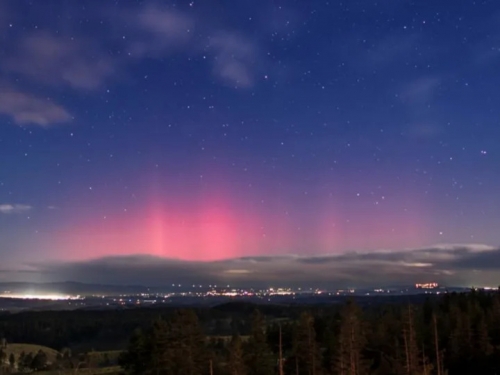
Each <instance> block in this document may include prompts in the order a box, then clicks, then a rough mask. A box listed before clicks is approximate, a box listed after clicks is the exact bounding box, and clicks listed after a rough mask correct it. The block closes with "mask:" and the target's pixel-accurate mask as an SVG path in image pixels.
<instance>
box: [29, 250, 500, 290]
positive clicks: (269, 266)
mask: <svg viewBox="0 0 500 375" xmlns="http://www.w3.org/2000/svg"><path fill="white" fill-rule="evenodd" d="M31 267H35V268H36V269H37V270H39V271H41V272H44V273H45V274H46V275H47V277H48V278H50V280H46V281H65V280H72V281H82V282H97V283H106V284H108V283H111V284H144V285H150V286H167V285H170V284H172V283H175V284H184V285H190V284H219V285H226V284H230V285H234V286H236V285H239V286H273V285H274V286H277V285H279V286H320V287H328V286H332V287H337V286H338V287H347V286H350V287H361V286H377V285H397V284H412V283H416V282H429V281H437V282H440V283H443V284H448V285H456V286H470V285H491V286H494V285H496V284H497V283H498V272H499V271H500V249H499V248H493V247H489V246H485V245H464V246H462V245H442V246H435V247H429V248H422V249H412V250H401V251H375V252H369V253H349V254H337V255H335V254H334V255H322V256H297V255H290V256H269V257H245V258H234V259H228V260H221V261H215V262H188V261H181V260H176V259H166V258H161V257H155V256H148V255H135V256H118V257H105V258H101V259H95V260H90V261H82V262H71V263H57V264H37V265H31Z"/></svg>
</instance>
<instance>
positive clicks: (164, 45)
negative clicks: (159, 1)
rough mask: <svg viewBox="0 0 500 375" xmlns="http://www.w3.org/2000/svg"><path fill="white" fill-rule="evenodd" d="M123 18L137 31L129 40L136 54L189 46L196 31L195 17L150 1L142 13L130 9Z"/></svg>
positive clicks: (133, 55) (136, 55)
mask: <svg viewBox="0 0 500 375" xmlns="http://www.w3.org/2000/svg"><path fill="white" fill-rule="evenodd" d="M121 21H125V22H127V23H129V24H132V25H133V26H134V27H135V28H136V31H137V33H133V34H134V35H133V36H131V37H125V38H126V40H127V44H128V47H127V50H128V51H129V53H130V54H131V56H132V57H136V58H137V57H139V58H142V57H144V56H145V55H151V54H152V55H159V54H164V53H170V52H171V51H172V50H174V49H176V48H178V47H181V46H185V45H186V44H187V43H188V42H189V41H190V39H191V38H192V36H193V35H194V27H195V21H194V19H193V18H191V17H189V16H187V15H186V14H184V13H180V12H178V11H174V10H171V9H167V8H162V7H159V6H157V5H151V4H149V5H147V6H145V7H143V8H142V9H141V10H140V11H139V12H138V13H131V12H126V13H125V14H124V16H123V17H122V20H121Z"/></svg>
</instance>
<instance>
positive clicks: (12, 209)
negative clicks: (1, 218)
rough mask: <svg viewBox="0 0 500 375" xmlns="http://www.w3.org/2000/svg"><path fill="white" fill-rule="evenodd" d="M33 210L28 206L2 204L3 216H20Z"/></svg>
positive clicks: (0, 208) (1, 211)
mask: <svg viewBox="0 0 500 375" xmlns="http://www.w3.org/2000/svg"><path fill="white" fill-rule="evenodd" d="M31 209H32V207H31V206H29V205H27V204H10V203H4V204H0V213H2V214H20V213H23V212H27V211H30V210H31Z"/></svg>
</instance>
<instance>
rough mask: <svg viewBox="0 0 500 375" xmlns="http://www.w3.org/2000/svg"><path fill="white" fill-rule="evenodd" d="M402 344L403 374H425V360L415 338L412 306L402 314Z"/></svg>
mask: <svg viewBox="0 0 500 375" xmlns="http://www.w3.org/2000/svg"><path fill="white" fill-rule="evenodd" d="M403 343H404V349H405V356H404V357H405V361H404V373H405V374H407V375H420V374H423V373H425V372H427V368H425V369H424V367H428V364H427V359H426V358H425V355H424V354H423V353H420V350H419V346H418V343H417V338H416V330H415V321H414V311H413V306H411V305H408V307H407V309H406V310H405V313H404V314H403Z"/></svg>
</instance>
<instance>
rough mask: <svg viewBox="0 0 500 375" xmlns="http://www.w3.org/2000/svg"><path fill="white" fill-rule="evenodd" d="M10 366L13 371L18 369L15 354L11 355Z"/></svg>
mask: <svg viewBox="0 0 500 375" xmlns="http://www.w3.org/2000/svg"><path fill="white" fill-rule="evenodd" d="M9 364H10V367H11V368H12V369H13V368H15V367H16V357H15V355H14V353H10V356H9Z"/></svg>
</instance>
